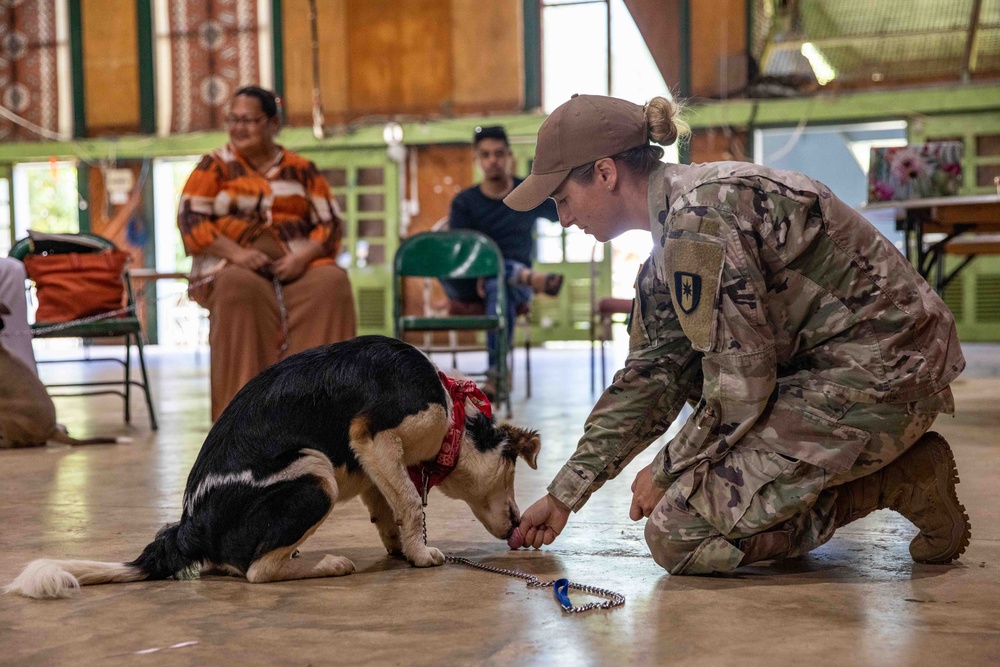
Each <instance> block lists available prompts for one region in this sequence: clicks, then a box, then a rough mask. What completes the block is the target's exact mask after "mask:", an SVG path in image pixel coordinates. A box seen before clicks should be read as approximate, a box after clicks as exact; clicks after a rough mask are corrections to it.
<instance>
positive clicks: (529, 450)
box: [497, 424, 542, 470]
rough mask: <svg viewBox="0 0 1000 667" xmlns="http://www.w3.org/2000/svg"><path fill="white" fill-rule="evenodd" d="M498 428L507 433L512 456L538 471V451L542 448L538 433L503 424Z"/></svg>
mask: <svg viewBox="0 0 1000 667" xmlns="http://www.w3.org/2000/svg"><path fill="white" fill-rule="evenodd" d="M497 428H499V429H501V430H503V431H504V432H505V433H506V435H507V447H508V449H509V450H510V452H511V454H513V455H514V456H520V457H521V458H522V459H524V460H525V462H526V463H527V464H528V466H530V467H531V469H532V470H538V450H539V449H541V447H542V439H541V438H540V437H539V436H538V431H529V430H528V429H524V428H518V427H517V426H511V425H510V424H501V425H500V426H498V427H497Z"/></svg>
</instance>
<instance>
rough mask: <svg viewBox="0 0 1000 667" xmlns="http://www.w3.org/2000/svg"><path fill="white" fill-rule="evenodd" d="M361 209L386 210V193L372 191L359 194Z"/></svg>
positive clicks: (359, 206)
mask: <svg viewBox="0 0 1000 667" xmlns="http://www.w3.org/2000/svg"><path fill="white" fill-rule="evenodd" d="M358 210H359V211H384V210H385V195H383V194H382V193H370V194H361V195H358Z"/></svg>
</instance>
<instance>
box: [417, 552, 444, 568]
mask: <svg viewBox="0 0 1000 667" xmlns="http://www.w3.org/2000/svg"><path fill="white" fill-rule="evenodd" d="M410 562H411V563H413V565H414V566H416V567H435V566H437V565H444V554H443V553H441V551H440V550H439V549H435V548H434V547H424V548H423V549H422V550H421V551H418V552H417V553H416V554H415V555H414V557H413V558H411V559H410Z"/></svg>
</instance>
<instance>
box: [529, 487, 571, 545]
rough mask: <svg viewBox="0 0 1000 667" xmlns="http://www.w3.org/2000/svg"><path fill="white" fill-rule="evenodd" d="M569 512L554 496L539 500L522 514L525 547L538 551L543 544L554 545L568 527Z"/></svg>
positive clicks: (549, 495) (547, 495) (548, 495)
mask: <svg viewBox="0 0 1000 667" xmlns="http://www.w3.org/2000/svg"><path fill="white" fill-rule="evenodd" d="M569 512H570V510H569V507H567V506H566V505H565V504H563V503H562V502H561V501H559V500H557V499H556V498H555V496H553V495H552V494H546V495H545V496H544V497H542V498H539V499H538V500H537V501H535V504H534V505H532V506H531V507H529V508H528V509H526V510H524V512H523V513H522V514H521V525H520V531H521V535H522V536H523V537H524V544H523V546H525V547H533V548H535V549H538V548H539V547H541V546H542V545H543V544H552V542H554V541H555V539H556V538H557V537H558V536H559V533H561V532H562V529H563V528H565V527H566V521H567V520H568V519H569Z"/></svg>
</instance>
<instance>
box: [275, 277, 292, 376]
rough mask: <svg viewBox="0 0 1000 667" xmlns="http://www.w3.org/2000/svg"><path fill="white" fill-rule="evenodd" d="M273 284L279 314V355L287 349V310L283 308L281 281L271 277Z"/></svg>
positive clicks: (283, 297)
mask: <svg viewBox="0 0 1000 667" xmlns="http://www.w3.org/2000/svg"><path fill="white" fill-rule="evenodd" d="M271 282H272V283H273V284H274V296H275V297H277V299H278V312H279V313H280V314H281V347H280V348H279V349H278V356H279V357H280V356H281V355H283V354H284V353H285V351H286V350H288V310H287V309H286V308H285V295H284V293H283V292H282V291H281V281H280V280H278V279H277V278H276V277H273V276H272V277H271Z"/></svg>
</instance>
